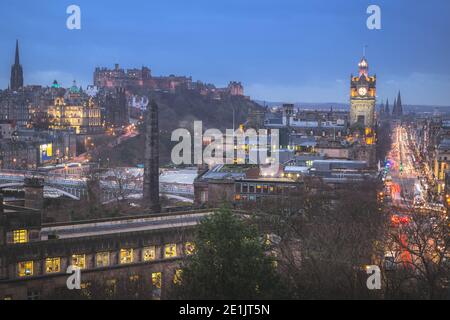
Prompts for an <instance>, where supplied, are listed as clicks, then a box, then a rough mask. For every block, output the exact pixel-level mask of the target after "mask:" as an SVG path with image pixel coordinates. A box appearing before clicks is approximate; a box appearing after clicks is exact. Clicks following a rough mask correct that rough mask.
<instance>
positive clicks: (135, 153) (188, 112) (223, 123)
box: [96, 89, 262, 166]
mask: <svg viewBox="0 0 450 320" xmlns="http://www.w3.org/2000/svg"><path fill="white" fill-rule="evenodd" d="M139 94H148V96H150V97H151V98H152V99H155V101H156V102H157V104H158V106H159V125H160V132H161V139H160V140H161V143H160V158H161V164H162V165H164V164H169V163H170V154H171V150H172V147H173V146H174V145H175V143H173V142H171V135H172V132H173V131H174V130H176V129H178V128H186V129H188V130H192V127H193V123H194V121H202V122H203V130H207V129H210V128H217V129H220V130H225V129H231V128H233V108H234V109H235V117H236V121H235V123H236V125H239V124H241V123H244V122H245V121H246V120H247V117H248V115H249V113H250V112H251V111H252V110H257V109H262V106H260V105H259V104H257V103H256V102H253V101H251V100H250V99H248V98H246V97H243V96H231V95H229V96H225V97H223V98H222V99H220V100H217V99H213V98H212V97H210V96H203V95H201V94H200V93H199V92H197V91H193V90H183V89H180V90H177V91H176V92H175V93H164V92H154V91H152V92H147V93H145V92H142V91H141V92H139ZM141 129H142V128H141ZM143 149H144V138H143V135H138V136H137V137H135V138H132V139H130V140H128V141H126V142H124V143H123V144H121V145H119V146H117V147H115V148H114V149H113V150H103V151H102V152H101V153H100V154H97V155H96V156H97V157H99V158H103V159H105V158H106V157H108V158H109V159H110V161H111V165H115V166H136V165H138V164H142V163H143Z"/></svg>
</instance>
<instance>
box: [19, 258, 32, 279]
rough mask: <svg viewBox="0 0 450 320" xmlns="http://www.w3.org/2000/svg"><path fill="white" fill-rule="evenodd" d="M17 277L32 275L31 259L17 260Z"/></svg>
mask: <svg viewBox="0 0 450 320" xmlns="http://www.w3.org/2000/svg"><path fill="white" fill-rule="evenodd" d="M18 269H19V270H18V274H19V277H30V276H32V275H33V261H26V262H19V265H18Z"/></svg>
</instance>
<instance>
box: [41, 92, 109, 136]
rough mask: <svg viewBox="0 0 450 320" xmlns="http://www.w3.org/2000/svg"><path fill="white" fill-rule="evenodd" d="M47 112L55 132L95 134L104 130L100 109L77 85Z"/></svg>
mask: <svg viewBox="0 0 450 320" xmlns="http://www.w3.org/2000/svg"><path fill="white" fill-rule="evenodd" d="M47 112H48V116H49V118H50V123H51V124H50V128H51V129H54V130H69V129H73V130H75V132H76V133H77V134H94V133H99V132H102V130H103V126H102V115H101V109H100V107H99V106H98V105H97V104H96V103H95V102H94V100H93V98H91V97H88V96H86V95H84V94H83V93H82V91H81V89H80V88H78V87H77V86H76V85H75V83H74V85H73V86H72V87H71V88H70V89H69V90H68V91H67V92H66V94H65V95H64V97H57V98H55V100H54V102H53V105H51V106H49V107H48V111H47Z"/></svg>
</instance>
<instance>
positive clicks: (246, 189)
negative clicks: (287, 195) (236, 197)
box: [236, 183, 296, 194]
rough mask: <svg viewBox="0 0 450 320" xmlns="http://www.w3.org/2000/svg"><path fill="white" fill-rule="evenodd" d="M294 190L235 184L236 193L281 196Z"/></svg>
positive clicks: (273, 186) (270, 186)
mask: <svg viewBox="0 0 450 320" xmlns="http://www.w3.org/2000/svg"><path fill="white" fill-rule="evenodd" d="M295 188H296V187H295V186H281V185H267V184H264V185H260V184H247V183H243V184H240V183H238V184H236V193H244V194H245V193H262V194H282V193H283V192H289V190H292V189H295Z"/></svg>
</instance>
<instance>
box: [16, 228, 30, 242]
mask: <svg viewBox="0 0 450 320" xmlns="http://www.w3.org/2000/svg"><path fill="white" fill-rule="evenodd" d="M27 242H28V231H27V230H15V231H13V243H27Z"/></svg>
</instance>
